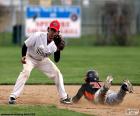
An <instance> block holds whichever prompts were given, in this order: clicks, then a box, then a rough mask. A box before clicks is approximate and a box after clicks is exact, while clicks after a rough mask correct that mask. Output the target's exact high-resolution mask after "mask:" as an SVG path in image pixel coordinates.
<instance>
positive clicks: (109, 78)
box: [104, 75, 113, 89]
mask: <svg viewBox="0 0 140 116" xmlns="http://www.w3.org/2000/svg"><path fill="white" fill-rule="evenodd" d="M112 81H113V77H112V76H110V75H109V76H107V78H106V81H105V83H104V87H105V88H106V89H109V88H110V86H111V84H112Z"/></svg>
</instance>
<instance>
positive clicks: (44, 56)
mask: <svg viewBox="0 0 140 116" xmlns="http://www.w3.org/2000/svg"><path fill="white" fill-rule="evenodd" d="M25 44H26V46H27V48H28V49H27V54H26V63H25V64H23V70H22V72H21V73H20V74H19V76H18V79H17V81H16V84H15V86H14V89H13V91H12V93H11V95H10V97H15V98H17V97H19V95H20V93H21V92H22V90H23V88H24V86H25V83H26V81H27V80H28V78H29V76H30V73H31V71H32V69H33V68H37V69H39V70H40V71H42V72H43V73H44V74H46V75H47V76H48V77H49V78H51V79H52V80H54V82H55V83H56V87H57V90H58V93H59V95H60V98H61V99H66V98H67V93H66V92H65V88H64V83H63V76H62V74H61V72H60V70H59V69H58V68H57V66H56V65H55V64H54V63H53V62H52V61H51V60H50V59H49V58H48V55H50V54H52V53H54V52H55V51H56V50H57V47H56V45H55V43H54V41H52V42H51V43H49V44H48V43H47V33H44V32H37V33H34V34H32V35H31V36H30V37H29V38H28V39H27V40H26V41H25Z"/></svg>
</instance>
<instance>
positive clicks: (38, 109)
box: [0, 105, 89, 116]
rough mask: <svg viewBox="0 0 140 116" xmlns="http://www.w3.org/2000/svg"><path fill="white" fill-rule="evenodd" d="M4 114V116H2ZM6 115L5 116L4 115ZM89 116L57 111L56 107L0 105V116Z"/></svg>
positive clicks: (61, 110)
mask: <svg viewBox="0 0 140 116" xmlns="http://www.w3.org/2000/svg"><path fill="white" fill-rule="evenodd" d="M4 114H5V115H4ZM6 114H7V115H6ZM2 115H3V116H9V115H10V116H17V115H18V116H19V115H20V116H23V115H24V116H71V115H72V116H89V115H86V114H82V113H78V112H74V111H70V110H64V109H57V107H56V106H46V105H35V106H34V105H14V106H8V105H0V116H2Z"/></svg>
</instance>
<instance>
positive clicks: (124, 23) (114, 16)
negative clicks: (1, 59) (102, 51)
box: [0, 0, 140, 45]
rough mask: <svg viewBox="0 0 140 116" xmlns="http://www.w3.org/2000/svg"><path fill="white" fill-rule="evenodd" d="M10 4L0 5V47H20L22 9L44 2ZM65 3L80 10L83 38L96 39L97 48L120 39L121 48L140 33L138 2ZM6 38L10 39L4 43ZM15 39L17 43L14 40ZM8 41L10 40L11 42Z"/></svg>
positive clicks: (58, 0) (54, 0)
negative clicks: (11, 45)
mask: <svg viewBox="0 0 140 116" xmlns="http://www.w3.org/2000/svg"><path fill="white" fill-rule="evenodd" d="M7 1H8V0H7ZM9 1H10V2H9V5H3V4H1V2H0V5H1V6H0V35H1V36H0V45H5V44H7V43H10V42H11V43H22V40H21V39H22V38H23V37H24V15H25V14H24V13H25V7H26V6H27V5H40V4H41V3H42V1H43V0H9ZM44 1H45V0H44ZM49 1H50V2H51V5H66V4H65V2H66V0H49ZM68 1H71V2H70V4H71V5H79V6H80V7H81V13H82V14H81V19H82V25H81V26H82V36H86V35H94V37H96V38H97V40H96V43H97V44H110V43H112V42H114V39H116V38H119V39H120V40H118V43H117V44H122V45H124V44H126V43H125V42H124V41H125V39H128V36H131V35H136V34H139V33H140V12H139V11H140V0H127V1H126V0H68ZM7 33H8V34H7ZM9 33H10V34H9ZM14 34H16V35H14ZM20 35H22V37H20ZM114 36H115V37H114ZM7 37H9V38H8V39H7ZM15 37H16V38H17V39H16V40H14V39H15ZM10 38H12V39H11V40H10ZM112 38H114V39H112ZM122 38H123V39H122ZM124 38H125V39H124ZM122 40H123V41H122ZM9 41H10V42H9Z"/></svg>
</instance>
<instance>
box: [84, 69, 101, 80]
mask: <svg viewBox="0 0 140 116" xmlns="http://www.w3.org/2000/svg"><path fill="white" fill-rule="evenodd" d="M85 81H86V82H99V75H98V72H97V71H95V70H89V71H88V72H87V73H86V79H85Z"/></svg>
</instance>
